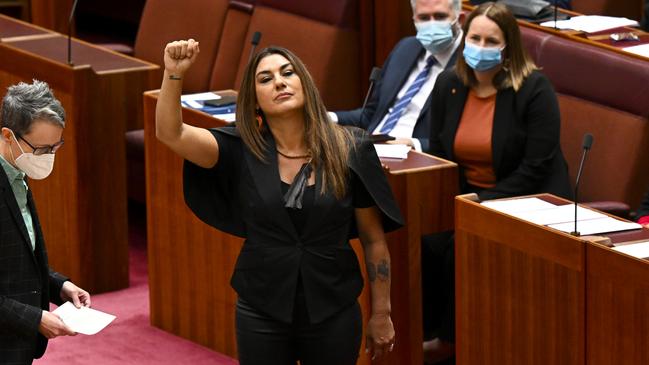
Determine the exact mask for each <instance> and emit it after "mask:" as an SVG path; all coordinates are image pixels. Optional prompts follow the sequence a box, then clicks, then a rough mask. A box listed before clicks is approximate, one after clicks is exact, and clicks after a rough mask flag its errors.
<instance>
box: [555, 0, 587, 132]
mask: <svg viewBox="0 0 649 365" xmlns="http://www.w3.org/2000/svg"><path fill="white" fill-rule="evenodd" d="M557 1H558V0H554V30H557ZM591 143H592V136H591Z"/></svg>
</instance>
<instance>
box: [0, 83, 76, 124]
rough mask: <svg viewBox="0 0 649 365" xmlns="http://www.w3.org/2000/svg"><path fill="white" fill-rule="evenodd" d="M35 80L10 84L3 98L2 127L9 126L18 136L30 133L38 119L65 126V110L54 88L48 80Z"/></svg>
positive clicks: (0, 122)
mask: <svg viewBox="0 0 649 365" xmlns="http://www.w3.org/2000/svg"><path fill="white" fill-rule="evenodd" d="M33 81H34V82H33V83H32V84H27V83H24V82H21V83H18V84H16V85H13V86H9V87H8V88H7V94H6V95H5V96H4V98H3V99H2V120H1V121H0V127H5V128H9V129H11V130H12V131H13V132H14V133H15V134H16V135H18V136H23V135H25V134H27V133H29V132H30V130H31V127H32V123H33V122H34V121H35V120H37V119H40V120H45V121H48V122H50V123H53V124H55V125H59V126H61V127H62V128H63V127H65V110H63V106H62V105H61V102H60V101H58V100H57V99H56V98H55V97H54V94H53V93H52V89H50V87H49V85H47V83H46V82H43V81H38V80H33Z"/></svg>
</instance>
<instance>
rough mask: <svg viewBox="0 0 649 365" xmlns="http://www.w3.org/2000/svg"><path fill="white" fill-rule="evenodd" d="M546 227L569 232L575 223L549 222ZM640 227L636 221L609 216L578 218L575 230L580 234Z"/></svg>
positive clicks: (585, 234)
mask: <svg viewBox="0 0 649 365" xmlns="http://www.w3.org/2000/svg"><path fill="white" fill-rule="evenodd" d="M548 227H550V228H554V229H557V230H559V231H562V232H568V233H570V232H572V231H574V230H575V223H574V222H567V223H559V224H550V225H549V226H548ZM640 228H642V226H641V225H639V224H638V223H633V222H624V221H620V220H617V219H615V218H611V217H609V216H606V217H604V218H597V219H588V220H580V221H578V222H577V231H579V233H580V234H581V235H582V236H588V235H591V234H600V233H609V232H619V231H629V230H632V229H640Z"/></svg>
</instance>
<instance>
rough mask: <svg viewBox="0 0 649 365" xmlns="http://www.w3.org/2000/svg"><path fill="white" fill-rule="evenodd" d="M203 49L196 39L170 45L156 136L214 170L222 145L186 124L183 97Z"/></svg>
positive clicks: (165, 61) (178, 151) (166, 54)
mask: <svg viewBox="0 0 649 365" xmlns="http://www.w3.org/2000/svg"><path fill="white" fill-rule="evenodd" d="M198 53H199V48H198V42H196V41H194V40H193V39H189V40H187V41H176V42H171V43H168V44H167V46H166V47H165V50H164V65H165V70H164V76H163V79H162V86H161V87H160V94H159V95H158V103H157V105H156V112H155V120H156V123H155V124H156V131H155V132H156V137H157V138H158V139H159V140H160V141H161V142H162V143H164V144H166V145H167V146H168V147H169V148H171V149H172V150H173V151H174V152H176V153H177V154H178V155H180V156H181V157H182V158H184V159H186V160H188V161H191V162H193V163H194V164H196V165H198V166H200V167H204V168H211V167H214V165H216V163H217V162H218V159H219V145H218V143H217V142H216V139H215V138H214V136H213V135H212V133H210V132H209V131H208V130H207V129H204V128H198V127H194V126H191V125H188V124H185V123H183V120H182V108H181V105H180V96H181V94H182V85H183V84H182V83H183V78H184V77H185V73H186V72H187V70H189V68H190V67H191V65H192V64H193V63H194V61H195V60H196V57H197V56H198Z"/></svg>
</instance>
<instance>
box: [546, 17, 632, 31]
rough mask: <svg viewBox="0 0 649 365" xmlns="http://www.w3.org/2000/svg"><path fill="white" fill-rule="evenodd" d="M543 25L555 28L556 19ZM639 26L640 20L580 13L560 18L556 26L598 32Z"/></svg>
mask: <svg viewBox="0 0 649 365" xmlns="http://www.w3.org/2000/svg"><path fill="white" fill-rule="evenodd" d="M541 26H542V27H550V28H554V27H555V24H554V20H550V21H547V22H543V23H541ZM637 26H638V22H637V21H635V20H631V19H627V18H622V17H614V16H602V15H580V16H575V17H572V18H570V19H568V20H559V21H557V24H556V28H558V29H574V30H580V31H582V32H586V33H596V32H601V31H603V30H607V29H615V28H620V27H637Z"/></svg>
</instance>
